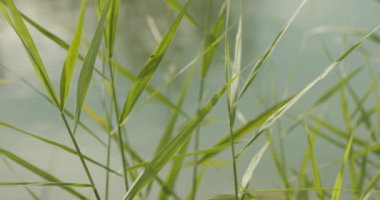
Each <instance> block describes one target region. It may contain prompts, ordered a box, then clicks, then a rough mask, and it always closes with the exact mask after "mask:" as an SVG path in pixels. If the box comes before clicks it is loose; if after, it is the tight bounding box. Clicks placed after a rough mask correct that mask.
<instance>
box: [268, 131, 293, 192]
mask: <svg viewBox="0 0 380 200" xmlns="http://www.w3.org/2000/svg"><path fill="white" fill-rule="evenodd" d="M267 137H268V142H269V144H270V145H269V147H270V150H271V154H272V159H273V162H274V164H275V166H276V169H277V172H278V173H279V175H280V179H281V182H282V184H283V185H284V187H285V188H286V189H288V188H289V189H290V188H291V185H290V181H289V176H288V174H287V170H286V163H284V162H283V160H282V159H280V155H279V154H278V152H277V150H276V148H275V146H274V144H273V140H272V136H271V135H270V132H269V131H268V134H267ZM292 192H293V191H292V190H287V191H286V198H287V199H292Z"/></svg>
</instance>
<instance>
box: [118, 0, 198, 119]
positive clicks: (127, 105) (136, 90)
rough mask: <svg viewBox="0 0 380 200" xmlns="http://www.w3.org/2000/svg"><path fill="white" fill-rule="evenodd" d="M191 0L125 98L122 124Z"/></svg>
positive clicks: (154, 69) (152, 73)
mask: <svg viewBox="0 0 380 200" xmlns="http://www.w3.org/2000/svg"><path fill="white" fill-rule="evenodd" d="M190 1H191V0H188V1H187V2H186V4H185V6H184V7H183V9H182V11H181V12H180V13H179V14H178V16H177V18H176V19H175V21H174V22H173V23H172V25H171V27H170V28H169V30H168V32H167V33H166V35H165V36H164V37H163V39H162V41H161V42H160V43H159V44H158V46H157V47H156V49H155V50H154V51H153V53H152V55H151V57H150V58H149V59H148V61H147V63H146V64H145V66H144V68H143V69H142V70H141V72H140V74H139V76H138V78H137V80H136V81H134V82H133V85H132V87H131V89H130V91H129V94H128V97H127V99H126V100H125V103H124V107H123V111H122V114H121V117H120V122H119V123H120V124H123V123H124V121H125V120H126V119H127V117H128V115H129V113H130V111H131V110H132V108H133V107H134V105H135V103H136V101H137V99H138V98H139V96H140V94H141V92H142V91H143V89H144V88H145V87H146V85H147V83H148V82H149V80H150V79H151V78H152V76H153V75H154V73H155V71H156V70H157V68H158V65H159V64H160V62H161V59H162V58H163V56H164V55H165V53H166V50H167V49H168V47H169V45H170V43H171V41H172V40H173V38H174V36H175V34H176V32H177V29H178V26H179V24H180V22H181V21H182V18H183V16H184V14H185V11H186V9H187V7H188V5H189V3H190Z"/></svg>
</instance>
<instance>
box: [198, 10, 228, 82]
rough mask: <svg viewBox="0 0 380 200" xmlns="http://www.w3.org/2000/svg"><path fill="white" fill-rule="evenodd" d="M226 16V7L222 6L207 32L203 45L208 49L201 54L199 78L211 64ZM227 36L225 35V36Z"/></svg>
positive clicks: (204, 75) (203, 77) (202, 76)
mask: <svg viewBox="0 0 380 200" xmlns="http://www.w3.org/2000/svg"><path fill="white" fill-rule="evenodd" d="M225 18H226V7H225V6H222V8H221V10H220V12H219V15H218V18H217V19H216V21H215V24H214V25H213V26H212V28H211V30H210V33H208V34H207V36H206V40H205V44H204V47H205V49H209V50H208V51H207V53H205V54H204V55H203V58H202V66H201V78H202V79H205V78H206V76H207V73H208V70H209V67H210V65H211V61H212V58H213V57H214V54H215V51H216V48H217V47H218V44H219V43H220V40H218V38H219V37H220V35H221V34H222V30H223V25H224V22H225ZM226 38H227V37H226Z"/></svg>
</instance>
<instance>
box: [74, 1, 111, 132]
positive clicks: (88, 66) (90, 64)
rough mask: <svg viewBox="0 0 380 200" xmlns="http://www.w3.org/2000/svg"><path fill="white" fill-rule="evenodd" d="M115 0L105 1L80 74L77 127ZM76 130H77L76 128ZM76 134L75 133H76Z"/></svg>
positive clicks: (76, 110)
mask: <svg viewBox="0 0 380 200" xmlns="http://www.w3.org/2000/svg"><path fill="white" fill-rule="evenodd" d="M112 1H113V0H107V1H105V4H104V6H103V10H102V15H101V17H100V19H99V22H98V25H97V27H96V30H95V33H94V36H93V38H92V41H91V45H90V48H89V50H88V52H87V55H86V57H85V59H84V61H83V65H82V69H81V71H80V74H79V80H78V86H77V100H76V108H75V119H76V120H75V125H74V127H76V126H77V124H78V121H79V119H80V114H81V112H82V107H83V104H84V101H85V98H86V95H87V90H88V88H89V86H90V81H91V78H92V72H93V69H94V65H95V61H96V57H97V53H98V50H99V46H100V42H101V40H102V35H103V31H104V26H105V23H106V18H107V14H108V11H109V8H110V4H111V2H112ZM74 130H75V128H74ZM74 133H75V131H74Z"/></svg>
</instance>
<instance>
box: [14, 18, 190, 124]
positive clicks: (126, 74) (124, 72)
mask: <svg viewBox="0 0 380 200" xmlns="http://www.w3.org/2000/svg"><path fill="white" fill-rule="evenodd" d="M20 13H21V12H20ZM21 15H22V17H23V18H24V19H25V21H26V22H28V23H29V24H30V25H31V26H33V27H34V28H35V29H36V30H38V31H39V32H41V33H42V34H43V35H45V36H46V37H47V38H48V39H50V40H51V41H53V42H54V43H56V44H57V45H58V46H60V47H62V48H63V49H65V50H68V49H69V47H70V45H69V44H68V43H66V42H65V41H64V40H62V39H61V38H60V37H58V36H57V35H55V34H54V33H52V32H50V31H48V30H47V29H45V28H44V27H42V26H41V25H39V24H38V23H37V22H35V21H34V20H32V19H31V18H29V17H28V16H27V15H25V14H23V13H21ZM78 58H79V59H80V60H84V57H83V56H82V55H80V54H79V55H78ZM112 65H113V67H115V69H116V71H117V72H119V73H120V74H121V75H123V76H124V77H125V78H127V79H129V80H132V81H135V80H136V79H137V77H136V76H135V75H134V74H133V73H132V72H131V71H129V70H128V69H126V68H124V67H122V66H121V65H120V64H118V63H117V62H116V61H115V60H113V59H112ZM94 70H95V72H97V73H98V74H100V75H101V76H103V77H104V75H103V74H102V72H100V71H98V70H97V69H94ZM144 89H145V90H146V91H147V92H149V93H151V94H155V97H156V99H157V100H158V101H159V102H161V103H162V104H164V105H166V106H168V107H169V108H172V109H174V110H177V111H179V112H180V113H181V115H183V116H185V117H187V118H188V117H189V116H188V115H187V114H186V113H185V112H184V111H183V110H178V108H176V107H175V104H174V103H173V102H172V101H170V100H169V99H168V98H167V97H166V96H165V95H163V94H162V93H160V92H157V90H156V89H155V88H154V87H153V86H152V85H150V84H148V85H147V86H146V88H144Z"/></svg>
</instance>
